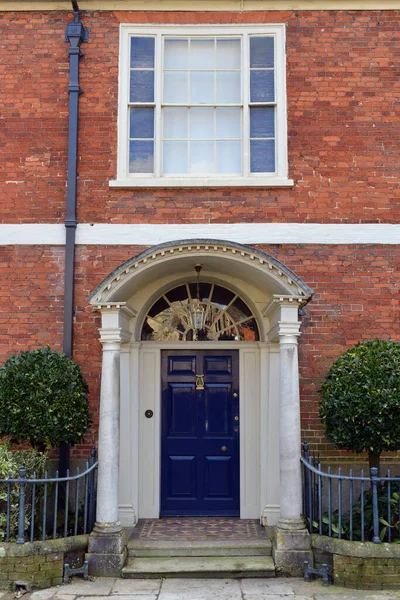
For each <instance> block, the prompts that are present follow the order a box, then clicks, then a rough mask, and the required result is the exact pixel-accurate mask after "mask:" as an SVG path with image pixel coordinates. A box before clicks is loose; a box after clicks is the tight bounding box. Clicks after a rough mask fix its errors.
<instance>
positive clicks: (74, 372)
mask: <svg viewBox="0 0 400 600" xmlns="http://www.w3.org/2000/svg"><path fill="white" fill-rule="evenodd" d="M87 393H88V386H87V384H86V381H85V380H84V378H83V376H82V373H81V371H80V368H79V366H78V365H77V364H76V363H74V361H73V360H72V359H70V358H69V357H68V356H66V355H65V354H58V353H57V352H55V351H54V350H51V349H50V348H39V349H35V350H30V351H26V352H20V353H19V354H16V355H14V356H12V357H11V358H9V359H8V360H7V361H6V362H5V363H4V365H2V367H0V436H8V438H9V440H10V441H11V442H15V443H26V442H28V443H30V444H31V445H32V446H33V447H35V448H39V449H43V448H50V447H52V446H58V445H60V444H61V443H63V442H64V443H67V444H75V443H77V442H78V441H79V440H80V439H81V438H82V436H83V435H84V434H85V433H86V431H87V430H88V429H89V427H90V424H91V419H90V417H89V412H88V403H87Z"/></svg>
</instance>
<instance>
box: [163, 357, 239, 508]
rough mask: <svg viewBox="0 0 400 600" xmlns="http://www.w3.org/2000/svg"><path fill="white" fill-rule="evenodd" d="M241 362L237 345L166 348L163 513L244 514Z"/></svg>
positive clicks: (164, 366)
mask: <svg viewBox="0 0 400 600" xmlns="http://www.w3.org/2000/svg"><path fill="white" fill-rule="evenodd" d="M238 367H239V355H238V351H237V350H228V351H218V350H211V351H194V352H182V351H180V350H168V351H163V352H162V455H161V515H164V516H167V515H175V516H178V515H231V516H235V515H239V514H240V505H239V490H240V483H239V482H240V480H239V397H238V396H239V369H238ZM202 388H204V389H202Z"/></svg>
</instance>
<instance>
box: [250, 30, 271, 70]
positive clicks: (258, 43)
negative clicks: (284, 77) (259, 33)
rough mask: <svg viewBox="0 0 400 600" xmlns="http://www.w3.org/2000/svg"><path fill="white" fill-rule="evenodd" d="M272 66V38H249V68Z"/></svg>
mask: <svg viewBox="0 0 400 600" xmlns="http://www.w3.org/2000/svg"><path fill="white" fill-rule="evenodd" d="M271 67H272V68H273V67H274V38H273V37H251V38H250V68H251V69H254V68H261V69H268V68H271Z"/></svg>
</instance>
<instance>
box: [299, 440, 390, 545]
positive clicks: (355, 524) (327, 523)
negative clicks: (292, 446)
mask: <svg viewBox="0 0 400 600" xmlns="http://www.w3.org/2000/svg"><path fill="white" fill-rule="evenodd" d="M301 462H302V464H303V511H304V516H305V517H306V520H307V524H308V528H309V531H310V533H319V534H320V535H327V536H329V537H336V538H339V539H347V540H354V541H360V542H365V541H372V542H374V543H375V544H380V543H381V542H399V540H400V477H392V476H391V473H390V470H388V471H387V473H386V475H385V476H383V477H378V470H377V469H376V468H371V469H370V471H369V474H364V470H363V469H361V470H360V474H359V475H354V474H353V469H349V473H348V475H346V474H344V473H343V469H342V468H340V467H338V468H337V469H335V471H334V470H333V469H332V468H331V467H328V468H327V470H326V471H324V470H322V467H321V463H320V462H319V460H315V459H314V458H313V457H312V456H310V453H309V449H308V444H307V442H305V443H304V444H303V456H302V458H301Z"/></svg>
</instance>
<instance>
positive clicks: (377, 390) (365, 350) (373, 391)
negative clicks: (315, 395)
mask: <svg viewBox="0 0 400 600" xmlns="http://www.w3.org/2000/svg"><path fill="white" fill-rule="evenodd" d="M320 416H321V420H322V423H323V425H324V426H325V433H326V436H327V438H328V439H329V440H330V441H331V442H332V443H333V444H334V445H335V446H336V447H338V448H345V449H346V450H351V451H353V452H362V451H367V452H368V456H369V462H370V466H371V467H372V466H376V467H378V468H379V459H380V454H381V452H383V451H394V450H399V449H400V343H399V342H391V341H385V340H369V341H366V342H362V343H360V344H357V345H356V346H354V348H351V349H350V350H348V351H347V352H345V353H344V354H342V356H340V357H339V358H338V359H337V360H336V361H335V362H334V363H333V365H332V367H331V369H330V371H329V373H328V375H327V376H326V380H325V382H324V384H323V385H322V389H321V405H320Z"/></svg>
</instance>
